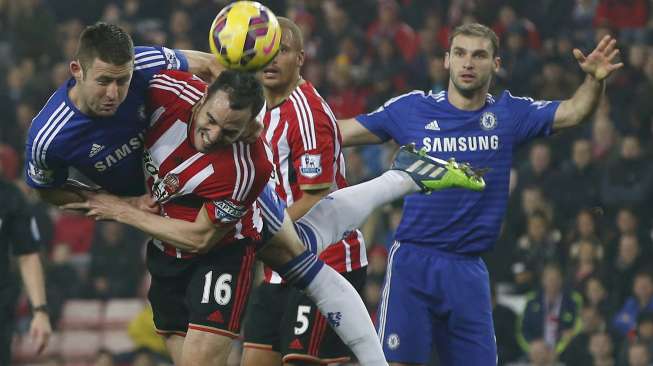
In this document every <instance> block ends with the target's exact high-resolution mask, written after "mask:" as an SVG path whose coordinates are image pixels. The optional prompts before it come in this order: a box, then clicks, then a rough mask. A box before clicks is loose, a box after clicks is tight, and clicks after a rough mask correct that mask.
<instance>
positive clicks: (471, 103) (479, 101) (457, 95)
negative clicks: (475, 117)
mask: <svg viewBox="0 0 653 366" xmlns="http://www.w3.org/2000/svg"><path fill="white" fill-rule="evenodd" d="M447 98H448V99H449V103H451V105H453V106H454V107H456V108H458V109H460V110H463V111H475V110H478V109H481V108H482V107H483V106H484V105H485V99H486V98H487V89H485V88H484V89H480V90H478V91H476V92H474V93H473V94H471V95H463V94H462V93H461V92H460V91H459V90H458V89H457V88H456V87H455V86H454V85H452V83H451V82H450V83H449V89H448V90H447Z"/></svg>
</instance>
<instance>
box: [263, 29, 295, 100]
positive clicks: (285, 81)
mask: <svg viewBox="0 0 653 366" xmlns="http://www.w3.org/2000/svg"><path fill="white" fill-rule="evenodd" d="M303 64H304V51H303V50H301V49H300V45H299V44H298V42H297V41H296V40H295V39H294V38H293V33H292V32H291V31H290V30H288V29H285V28H284V29H283V30H282V33H281V43H280V45H279V53H277V55H276V56H275V57H274V59H272V62H270V64H269V65H267V66H266V67H265V68H264V69H263V71H261V73H260V80H261V83H262V84H263V86H264V87H265V88H267V89H273V90H285V89H288V88H294V87H295V85H294V83H296V82H297V79H298V77H299V70H300V69H301V67H302V65H303Z"/></svg>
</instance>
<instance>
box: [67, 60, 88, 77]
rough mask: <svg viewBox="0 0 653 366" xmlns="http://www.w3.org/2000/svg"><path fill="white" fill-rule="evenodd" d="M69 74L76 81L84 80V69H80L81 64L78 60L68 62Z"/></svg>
mask: <svg viewBox="0 0 653 366" xmlns="http://www.w3.org/2000/svg"><path fill="white" fill-rule="evenodd" d="M69 68H70V73H71V74H72V75H73V77H74V78H75V79H77V80H82V79H83V78H84V69H83V68H82V64H81V63H80V62H79V61H78V60H73V61H70V65H69Z"/></svg>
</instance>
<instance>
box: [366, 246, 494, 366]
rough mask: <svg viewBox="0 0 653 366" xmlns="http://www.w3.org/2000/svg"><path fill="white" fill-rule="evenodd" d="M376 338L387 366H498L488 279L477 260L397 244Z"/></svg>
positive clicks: (393, 248) (380, 309)
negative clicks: (394, 365) (433, 365)
mask: <svg viewBox="0 0 653 366" xmlns="http://www.w3.org/2000/svg"><path fill="white" fill-rule="evenodd" d="M381 296H382V297H381V304H380V305H379V311H378V317H379V319H378V323H377V324H378V334H379V339H380V340H381V342H382V344H383V351H384V353H385V356H386V359H387V360H388V362H402V363H419V364H426V363H428V362H429V359H430V356H431V347H432V346H433V345H435V347H436V349H437V352H438V356H439V359H440V364H442V365H453V366H468V365H475V366H484V365H488V366H490V365H491V366H496V364H497V349H496V341H495V337H494V326H493V324H492V305H491V299H490V286H489V276H488V272H487V268H486V267H485V263H483V260H482V259H481V258H479V257H468V256H463V255H457V254H449V253H444V252H437V251H434V250H432V249H430V248H425V247H421V246H417V245H412V244H403V243H402V244H400V243H399V242H395V244H394V245H393V246H392V248H391V250H390V254H389V257H388V269H387V272H386V278H385V283H384V286H383V292H382V293H381Z"/></svg>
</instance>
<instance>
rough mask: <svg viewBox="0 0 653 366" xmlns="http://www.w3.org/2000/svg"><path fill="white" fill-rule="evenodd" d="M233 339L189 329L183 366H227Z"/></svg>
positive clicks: (183, 353) (185, 342)
mask: <svg viewBox="0 0 653 366" xmlns="http://www.w3.org/2000/svg"><path fill="white" fill-rule="evenodd" d="M231 343H232V339H231V338H229V337H226V336H223V335H218V334H214V333H209V332H203V331H200V330H195V329H188V333H186V340H185V341H184V348H183V352H182V362H181V365H182V366H194V365H212V366H226V365H227V357H229V351H230V350H231Z"/></svg>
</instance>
